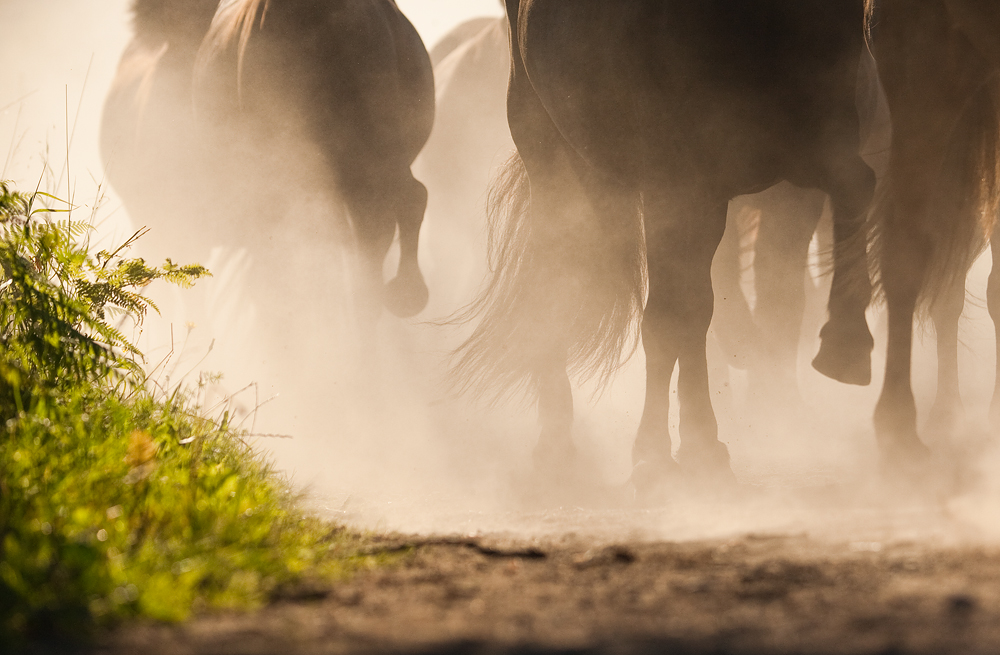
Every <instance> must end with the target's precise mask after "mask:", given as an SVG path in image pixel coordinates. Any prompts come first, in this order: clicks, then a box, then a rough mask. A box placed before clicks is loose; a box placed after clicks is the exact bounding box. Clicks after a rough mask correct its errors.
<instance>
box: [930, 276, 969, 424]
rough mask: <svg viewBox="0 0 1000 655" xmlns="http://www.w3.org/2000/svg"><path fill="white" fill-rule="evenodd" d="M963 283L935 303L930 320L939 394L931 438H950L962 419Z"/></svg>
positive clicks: (946, 292)
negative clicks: (960, 330) (960, 348)
mask: <svg viewBox="0 0 1000 655" xmlns="http://www.w3.org/2000/svg"><path fill="white" fill-rule="evenodd" d="M964 282H965V281H964V280H959V283H958V284H956V285H954V286H953V287H952V288H950V289H947V290H946V291H945V292H944V294H942V296H941V297H940V298H938V299H937V301H936V302H935V303H934V306H933V307H932V309H931V318H932V319H933V321H934V333H935V336H936V340H937V363H938V372H937V393H936V394H935V396H934V404H933V405H932V406H931V413H930V416H929V417H928V422H927V429H928V433H929V434H930V435H933V436H932V437H931V438H934V437H937V438H947V437H950V436H951V435H952V434H953V433H954V431H955V428H956V427H957V425H958V422H959V421H960V420H961V419H962V415H963V409H962V397H961V393H960V392H959V386H958V322H959V320H960V319H961V318H962V310H963V309H964V307H965V284H964Z"/></svg>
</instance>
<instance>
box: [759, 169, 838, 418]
mask: <svg viewBox="0 0 1000 655" xmlns="http://www.w3.org/2000/svg"><path fill="white" fill-rule="evenodd" d="M759 197H760V200H761V210H762V211H761V221H760V230H759V231H758V234H757V243H756V256H755V257H754V286H755V288H756V291H757V305H756V308H755V310H754V318H755V322H756V324H757V326H758V329H759V331H760V334H761V337H762V339H761V343H760V350H761V352H760V353H758V356H757V358H755V359H756V365H755V366H753V367H752V368H751V371H750V372H751V374H752V377H751V382H752V383H753V385H754V387H759V388H761V389H762V390H764V391H765V392H766V394H767V395H768V396H771V397H772V398H774V399H775V400H779V401H782V403H783V404H787V402H789V401H797V402H799V403H801V398H800V396H799V393H798V383H797V364H798V353H799V341H800V338H801V334H802V318H803V316H804V314H805V306H806V290H805V285H806V276H807V268H808V263H809V242H810V241H811V240H812V235H813V233H814V232H815V231H816V225H817V224H818V223H819V219H820V216H821V215H822V214H823V205H824V204H825V203H826V195H825V194H824V193H822V192H820V191H816V190H805V189H797V188H795V187H793V186H791V185H790V184H787V183H786V184H782V185H780V186H778V187H775V188H773V189H771V190H769V191H765V192H764V193H762V194H760V195H759Z"/></svg>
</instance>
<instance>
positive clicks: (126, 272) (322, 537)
mask: <svg viewBox="0 0 1000 655" xmlns="http://www.w3.org/2000/svg"><path fill="white" fill-rule="evenodd" d="M40 196H41V197H42V198H44V195H42V194H35V195H33V196H26V195H24V194H19V193H17V192H16V191H13V190H12V189H11V188H10V187H9V186H8V185H6V184H3V183H0V268H2V277H0V339H2V347H0V642H2V643H12V642H13V641H14V640H21V639H25V638H29V637H31V636H33V635H38V634H49V635H51V634H53V633H57V634H62V635H65V636H70V637H72V636H75V635H80V634H85V633H86V632H87V631H89V629H90V628H92V627H93V626H96V625H101V624H106V623H108V622H113V621H115V620H118V619H121V618H126V617H135V616H143V617H150V618H153V619H159V620H168V621H174V620H182V619H184V618H186V617H187V616H189V614H190V613H191V612H192V611H194V610H197V609H199V608H202V607H207V608H210V607H238V608H252V607H255V606H258V605H260V604H262V603H264V602H266V601H267V600H268V599H269V598H270V597H271V596H272V595H273V594H275V593H276V591H278V590H280V589H281V588H282V587H283V586H286V585H289V584H294V582H295V581H296V580H299V579H302V578H303V577H336V576H339V575H343V574H346V573H348V572H349V571H351V570H354V569H357V568H359V567H362V566H368V565H371V564H373V563H375V560H374V559H373V558H372V557H371V556H365V555H363V554H361V553H362V551H361V546H362V544H361V541H360V539H359V538H358V537H356V536H353V535H350V534H349V533H347V532H345V531H342V530H338V529H336V528H334V527H333V526H331V525H329V524H327V523H324V522H322V521H320V520H317V519H315V518H310V517H308V516H306V515H304V513H303V511H302V509H301V508H300V507H299V506H298V505H297V502H296V498H295V497H294V496H293V495H292V493H291V491H290V489H289V488H288V486H287V485H286V483H285V482H284V481H283V479H282V478H281V477H280V476H278V475H277V474H276V473H275V472H274V471H273V470H272V469H271V468H270V466H269V465H268V463H267V462H266V461H264V460H263V459H262V458H261V457H260V456H259V455H257V454H256V453H255V452H254V451H253V450H252V449H251V448H250V447H249V446H248V445H247V443H246V442H245V440H244V438H245V435H244V434H242V433H241V432H239V431H238V430H236V429H234V428H233V427H232V426H230V425H229V423H228V416H227V415H226V414H222V415H221V416H219V417H216V418H215V419H212V418H209V417H206V416H204V415H202V414H201V413H200V412H199V408H198V406H197V403H196V402H195V400H194V398H193V396H192V394H191V393H187V392H185V391H183V390H175V391H174V392H173V393H171V394H169V395H164V394H162V393H160V394H159V395H157V394H156V393H154V392H153V391H152V390H151V389H150V388H149V386H148V385H147V384H146V381H145V379H144V377H143V372H142V368H141V367H140V366H139V364H138V363H137V361H139V359H138V358H140V357H141V355H140V353H138V351H137V350H136V349H135V347H134V346H133V345H132V344H131V343H130V342H129V341H128V340H127V339H126V338H125V337H124V336H123V335H122V332H121V331H120V330H119V329H118V328H116V327H114V326H113V325H112V323H111V322H110V320H111V319H112V318H115V317H119V316H121V317H125V318H128V317H131V318H132V319H133V320H136V321H140V322H141V320H142V317H143V315H144V314H145V312H146V310H147V308H149V307H153V308H154V309H155V306H154V305H152V303H151V302H150V301H149V300H148V299H146V298H145V297H143V296H142V295H141V289H142V287H143V286H145V285H146V284H148V283H149V282H150V281H152V280H154V279H158V278H163V279H167V280H168V281H172V282H175V283H178V284H181V285H190V284H191V283H192V282H193V281H194V280H195V279H197V278H198V277H200V276H202V275H205V274H207V271H205V270H204V269H203V268H201V267H199V266H188V267H181V266H176V265H174V264H173V263H171V262H170V261H169V260H168V261H167V262H166V264H165V265H164V266H162V267H151V266H148V265H147V264H146V263H145V262H144V261H143V260H141V259H126V258H124V257H123V256H122V252H123V249H122V248H120V249H118V250H117V251H115V252H103V251H102V252H101V253H98V254H97V255H96V256H92V255H90V254H88V251H87V248H86V247H85V246H83V245H80V240H81V237H82V236H83V235H84V234H85V231H86V229H87V226H86V225H81V224H79V223H74V222H72V221H69V220H66V221H52V220H46V217H48V216H50V212H51V211H52V210H48V209H45V208H42V209H36V208H35V207H34V203H35V202H37V201H38V200H39V198H40Z"/></svg>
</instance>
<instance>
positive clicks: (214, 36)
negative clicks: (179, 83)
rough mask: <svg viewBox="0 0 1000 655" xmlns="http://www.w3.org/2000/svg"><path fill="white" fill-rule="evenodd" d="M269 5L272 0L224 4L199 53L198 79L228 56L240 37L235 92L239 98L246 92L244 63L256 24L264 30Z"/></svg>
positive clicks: (230, 0)
mask: <svg viewBox="0 0 1000 655" xmlns="http://www.w3.org/2000/svg"><path fill="white" fill-rule="evenodd" d="M270 5H271V0H222V2H220V3H219V8H218V9H216V11H215V16H214V17H213V18H212V24H211V26H210V27H209V28H208V33H207V34H206V35H205V38H204V40H202V43H201V48H199V50H198V56H197V59H196V60H195V68H194V70H195V78H196V79H200V78H203V77H204V74H205V71H206V70H207V69H208V65H209V64H210V63H211V61H212V60H213V59H215V58H216V57H218V56H219V55H220V54H222V53H223V52H225V51H226V50H227V49H228V48H229V47H230V45H231V44H232V43H233V40H234V39H236V38H237V36H238V37H239V39H238V41H237V50H236V89H237V94H238V95H239V93H240V90H241V89H242V88H243V59H244V56H245V55H246V49H247V44H248V43H249V42H250V35H251V34H252V33H253V27H254V23H257V24H258V26H259V27H263V26H264V19H265V18H266V17H267V10H268V8H269V7H270ZM258 16H259V17H260V18H259V20H258Z"/></svg>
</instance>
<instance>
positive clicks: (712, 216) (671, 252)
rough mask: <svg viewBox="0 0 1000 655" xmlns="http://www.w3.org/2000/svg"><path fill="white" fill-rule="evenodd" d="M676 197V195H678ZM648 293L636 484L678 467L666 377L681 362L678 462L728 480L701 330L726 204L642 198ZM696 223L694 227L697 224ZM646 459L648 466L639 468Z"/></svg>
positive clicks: (709, 304) (710, 294) (651, 195)
mask: <svg viewBox="0 0 1000 655" xmlns="http://www.w3.org/2000/svg"><path fill="white" fill-rule="evenodd" d="M679 200H680V201H679ZM643 206H644V212H645V216H646V250H647V253H648V255H647V257H648V269H649V298H648V301H647V304H646V309H645V312H644V314H643V321H642V339H643V349H644V350H645V352H646V402H645V406H644V408H643V414H642V420H641V421H640V424H639V431H638V434H637V436H636V439H635V444H634V446H633V449H632V462H633V464H634V465H635V466H636V474H640V471H642V469H643V468H645V469H646V472H642V473H641V474H640V475H634V479H635V482H636V485H637V486H642V485H643V484H649V483H650V482H651V481H655V480H656V479H657V477H659V478H661V479H662V478H663V477H667V476H669V475H670V474H671V471H672V470H674V469H676V464H674V462H673V460H672V458H671V456H670V451H671V441H670V432H669V419H668V416H669V397H670V378H671V375H672V374H673V370H674V365H675V364H679V366H680V371H679V374H678V402H680V437H681V448H680V451H679V454H678V460H679V461H680V463H681V465H682V466H683V467H684V468H686V469H689V470H690V471H691V472H692V473H695V472H696V473H699V474H703V473H709V474H714V475H719V476H722V477H723V478H731V477H732V472H731V470H730V468H729V451H728V449H727V448H726V446H725V445H724V444H722V443H721V442H720V441H719V440H718V424H717V422H716V419H715V413H714V411H713V410H712V402H711V395H710V392H709V386H708V362H707V360H706V342H705V339H706V333H707V332H708V326H709V323H710V322H711V320H712V309H713V303H714V294H713V291H712V276H711V269H712V257H713V255H714V254H715V250H716V248H717V247H718V244H719V241H720V240H721V239H722V234H723V231H724V230H725V225H726V206H727V205H726V202H725V201H720V202H717V203H715V204H712V205H702V204H699V203H698V202H695V201H691V202H683V201H682V200H681V199H680V198H678V197H677V196H671V195H661V194H660V193H657V192H654V193H648V194H647V195H645V196H644V204H643ZM695 228H697V229H695ZM641 465H646V466H641Z"/></svg>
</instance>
